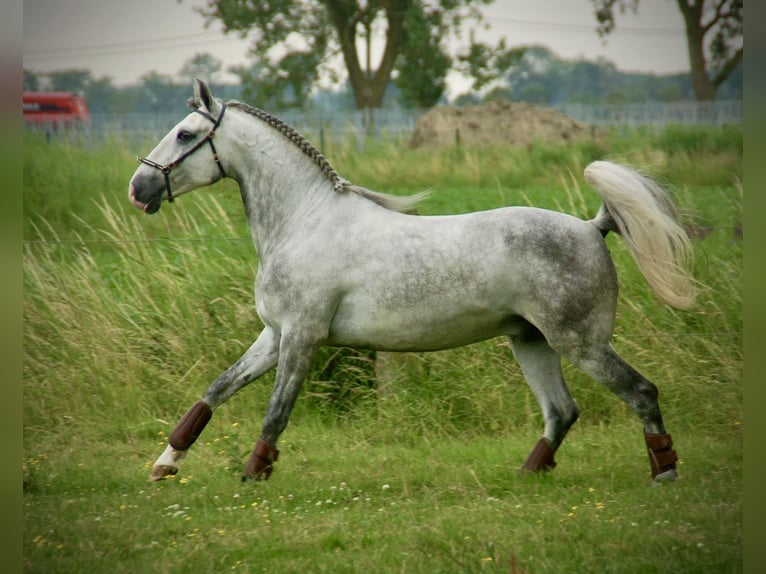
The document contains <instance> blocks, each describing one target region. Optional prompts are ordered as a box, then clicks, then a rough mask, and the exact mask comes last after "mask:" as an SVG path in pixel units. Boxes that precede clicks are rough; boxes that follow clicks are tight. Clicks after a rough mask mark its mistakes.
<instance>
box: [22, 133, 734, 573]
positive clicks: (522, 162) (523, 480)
mask: <svg viewBox="0 0 766 574" xmlns="http://www.w3.org/2000/svg"><path fill="white" fill-rule="evenodd" d="M741 138H742V136H741V130H739V129H736V128H716V129H708V128H680V127H670V128H666V129H664V130H662V131H654V130H631V131H629V132H623V133H613V134H611V135H609V136H608V137H606V138H605V139H604V140H601V141H599V142H591V143H585V144H579V145H577V146H570V147H566V148H565V147H539V146H533V147H531V148H530V149H525V150H509V149H506V148H502V147H498V148H491V149H482V150H472V149H465V148H458V149H446V150H442V151H438V152H434V151H429V152H426V151H420V150H410V149H407V148H406V146H405V145H403V144H401V143H400V142H378V143H370V144H369V145H368V146H367V147H366V148H365V149H364V150H361V151H360V150H358V149H356V148H355V147H354V146H353V145H349V144H347V143H346V142H331V143H330V144H328V149H327V150H324V151H326V155H327V156H328V157H329V158H330V160H331V161H332V162H333V164H334V166H335V167H336V168H337V169H338V171H340V172H341V174H343V175H344V176H345V177H347V178H348V179H350V180H351V181H354V182H356V183H359V184H361V185H365V186H367V187H370V188H372V189H377V190H380V191H388V192H392V193H399V194H406V193H413V192H417V191H422V190H423V189H430V190H431V192H432V195H431V197H430V198H429V199H428V200H427V201H425V202H424V203H423V204H422V206H421V213H423V214H436V213H457V212H461V211H467V210H477V209H487V208H492V207H498V206H503V205H509V204H531V205H536V206H540V207H548V208H551V209H557V210H561V211H566V212H568V213H573V214H576V215H580V216H583V217H589V216H592V215H593V214H594V213H595V210H596V208H597V207H598V198H597V196H596V194H595V192H594V191H593V190H591V189H589V188H588V186H587V185H586V184H585V183H584V181H583V179H582V175H581V174H582V169H583V167H584V166H585V165H587V163H588V162H589V161H591V160H593V159H598V158H603V157H610V158H613V159H617V160H622V161H625V162H628V163H631V164H633V165H637V166H640V167H645V168H646V169H647V170H648V171H649V172H650V173H652V174H653V175H656V176H657V177H659V178H660V179H661V180H663V181H665V182H666V183H667V184H668V185H669V186H670V189H671V190H672V192H673V195H674V198H675V200H676V203H677V204H678V206H679V208H680V210H681V213H682V215H683V219H684V222H685V224H686V225H687V227H688V228H689V229H690V231H691V232H692V234H693V237H694V243H695V247H696V253H697V262H696V276H697V277H698V279H699V280H700V282H701V283H702V285H703V289H702V292H701V295H700V298H699V301H698V303H697V304H696V305H695V306H694V307H692V308H691V309H688V310H684V311H675V310H671V309H669V308H667V307H665V306H662V305H660V304H659V303H658V302H657V300H656V299H654V298H653V296H652V295H651V293H649V291H648V288H647V286H646V283H645V282H644V281H643V279H642V278H641V277H640V275H639V273H638V271H637V269H636V267H635V264H634V263H633V261H632V260H631V259H630V256H629V254H628V253H627V250H626V249H625V248H624V245H623V243H622V240H621V239H620V238H619V237H615V236H613V235H610V236H609V237H608V238H607V241H608V243H609V247H610V249H611V251H612V253H613V256H614V258H615V260H616V263H617V268H618V273H619V277H620V282H621V294H620V301H619V308H618V321H617V330H616V334H615V346H616V347H617V348H618V350H619V351H620V352H621V353H622V354H623V355H624V356H625V357H626V358H627V359H628V360H629V361H631V362H632V363H633V364H634V365H636V366H637V367H638V368H639V369H640V370H641V371H642V372H644V373H645V374H646V375H647V376H648V377H649V378H651V379H652V380H654V381H655V382H656V383H657V384H658V386H659V388H660V400H661V405H662V407H663V410H664V415H665V419H666V423H667V426H668V430H669V431H670V432H671V433H672V434H673V437H674V440H675V442H676V447H677V450H678V452H679V455H680V456H681V465H680V473H681V475H682V478H681V480H680V481H679V482H677V483H675V484H672V485H666V486H662V487H652V486H651V484H650V479H649V467H648V461H647V457H646V454H645V450H644V445H643V440H642V437H641V428H640V424H639V423H638V421H637V420H636V419H635V417H634V416H633V415H632V413H631V412H630V411H629V410H628V409H627V408H626V407H624V406H623V405H622V404H621V403H620V402H619V401H618V400H617V399H616V398H615V397H614V396H613V395H611V394H610V393H608V392H607V391H605V390H603V389H601V388H600V387H598V386H597V385H596V384H595V383H593V382H592V381H590V380H589V379H588V378H587V377H585V376H584V375H582V374H581V373H580V372H579V371H578V370H577V369H575V368H573V367H572V366H571V365H569V364H567V363H566V362H565V373H566V375H567V380H568V381H569V383H570V388H571V390H572V393H573V395H574V396H575V399H576V400H577V402H578V405H579V406H580V409H581V418H580V420H579V421H578V423H577V424H576V425H575V427H574V429H573V430H572V432H571V433H570V435H569V436H568V438H567V441H566V442H565V443H564V446H563V447H562V449H561V450H560V452H559V454H558V455H557V460H558V462H559V466H558V468H557V469H556V470H555V471H554V472H553V473H550V474H548V475H545V476H521V475H519V474H518V473H517V472H516V471H517V469H518V467H519V466H520V465H521V463H522V462H523V460H524V458H525V457H526V455H527V454H528V452H529V450H530V449H531V448H532V446H533V445H534V443H535V441H536V440H537V438H538V437H539V434H540V432H541V430H542V419H541V416H540V414H539V409H538V407H537V404H536V402H535V400H534V397H533V396H532V395H531V393H530V392H529V391H528V389H527V388H526V385H525V384H524V381H523V379H522V378H521V375H520V373H519V370H518V368H517V366H516V365H515V363H514V361H513V359H512V357H511V355H510V351H509V350H508V348H507V346H506V345H505V344H504V341H502V340H492V341H487V342H484V343H480V344H477V345H473V346H471V347H467V348H462V349H455V350H450V351H444V352H439V353H431V354H423V355H417V356H414V357H413V359H412V361H411V362H410V363H409V366H408V368H407V372H406V373H402V379H405V378H409V379H413V380H408V381H404V380H402V381H401V382H400V383H397V384H396V389H397V391H396V392H395V393H392V394H387V395H386V396H384V397H381V396H379V395H378V394H377V392H376V381H375V376H374V357H373V355H372V354H371V353H368V352H363V351H352V350H347V349H342V350H332V349H327V350H323V351H322V352H321V353H320V354H319V356H318V357H317V360H316V361H315V365H314V367H313V369H312V373H311V376H310V380H309V382H307V384H306V386H305V388H304V392H303V395H302V397H301V398H300V399H299V401H298V404H297V406H296V409H295V411H294V414H293V417H292V419H291V425H290V427H289V428H288V430H287V431H286V433H285V435H284V438H283V441H282V442H281V443H280V448H281V450H282V457H281V459H280V462H279V463H278V464H277V469H276V472H275V474H274V476H273V477H272V480H271V481H269V482H267V483H241V482H240V481H239V473H240V471H241V469H242V467H243V465H244V463H245V462H246V458H247V456H248V454H249V452H250V449H251V448H252V445H253V443H254V441H255V439H256V438H257V435H258V431H259V429H260V423H261V418H262V416H263V413H264V409H265V404H266V401H267V399H268V395H269V391H270V387H271V383H272V380H273V375H271V374H269V375H266V376H264V378H263V379H262V380H261V381H258V382H257V383H254V384H253V385H251V386H250V387H248V388H247V389H245V390H243V391H242V392H241V393H240V394H238V395H237V396H236V397H235V398H234V399H233V400H232V401H230V402H229V403H227V404H226V405H225V406H224V407H222V408H221V409H220V410H219V411H217V412H216V415H215V417H214V418H213V420H212V421H211V423H210V424H209V425H208V428H207V429H206V430H205V433H204V434H203V435H202V437H201V438H200V440H199V441H198V443H197V444H196V445H195V446H194V448H193V449H192V450H191V451H190V454H189V456H188V458H187V460H186V461H185V464H184V466H183V467H182V470H181V474H179V475H178V476H177V477H176V478H174V479H172V480H167V481H163V482H161V483H158V484H154V483H149V482H148V481H147V477H148V473H149V467H150V465H151V463H152V461H153V460H154V458H156V456H157V455H158V454H159V453H160V452H161V450H162V448H163V446H164V444H165V441H166V439H167V434H166V433H168V432H170V431H171V430H172V428H173V426H174V425H175V423H176V422H177V420H178V418H179V417H180V416H181V415H182V414H183V412H184V411H185V410H186V408H187V407H188V406H189V405H190V404H191V403H192V402H194V401H195V400H196V399H197V398H198V397H199V395H200V394H201V393H202V392H203V391H204V389H205V388H206V387H207V385H208V384H209V382H210V381H211V380H212V379H213V378H214V377H215V376H216V375H217V374H218V373H219V372H220V371H221V370H223V369H224V368H226V367H227V366H228V365H229V364H231V363H232V362H233V361H234V360H235V359H236V358H237V357H239V355H240V354H241V353H242V352H243V351H244V349H245V348H246V347H247V346H248V345H249V344H250V343H251V342H252V340H253V339H254V337H255V335H256V333H257V332H258V330H259V329H260V323H259V321H258V318H257V316H256V314H255V311H254V308H253V305H252V284H253V277H254V271H255V268H256V264H257V259H256V256H255V253H254V251H253V248H252V246H251V244H250V241H249V239H248V232H247V228H246V223H245V220H244V214H243V212H242V208H241V205H240V203H239V194H238V192H237V190H236V188H235V186H234V184H233V183H232V182H225V183H223V184H217V185H215V186H213V187H211V188H209V189H207V190H199V191H197V192H195V193H194V194H191V195H187V196H183V197H182V198H180V199H179V200H178V201H177V202H176V203H175V204H174V205H172V206H168V205H166V206H165V207H163V209H162V210H161V211H160V213H158V214H157V215H155V216H153V217H146V216H143V215H142V214H140V213H139V212H138V211H137V210H135V209H133V208H132V207H130V206H129V205H128V204H127V203H128V202H127V182H128V180H129V178H130V175H131V174H132V172H133V170H134V168H135V162H134V159H133V158H134V157H135V154H136V153H139V152H140V153H145V152H146V151H148V149H149V148H150V147H151V146H152V142H147V144H146V146H145V148H144V149H126V147H125V146H124V145H123V144H122V142H120V141H113V142H110V143H107V144H105V145H104V146H103V147H99V148H90V147H79V146H74V145H65V144H55V143H53V144H48V143H46V142H44V141H42V140H37V139H35V138H28V139H27V140H26V141H25V147H24V155H25V163H24V208H25V220H24V239H25V243H24V280H25V293H24V321H25V323H24V439H23V440H24V453H25V455H24V460H23V477H24V498H23V504H24V524H23V530H24V567H25V571H26V572H29V573H57V572H60V573H69V572H94V573H97V572H110V573H113V574H117V573H121V572H125V573H127V572H131V573H134V572H173V573H185V572H192V571H194V572H224V571H226V572H229V571H231V572H245V573H249V572H261V571H270V572H363V571H366V572H425V573H436V572H445V573H446V572H455V573H457V572H503V573H510V572H514V573H521V572H525V573H527V574H537V573H559V572H642V573H643V572H695V573H696V572H711V573H713V572H715V573H718V572H740V571H741V570H742V433H743V421H742V301H741V281H742V272H741V268H742V241H741V232H742V229H741V218H742V213H741V210H742V189H741V185H740V181H741V178H742V171H741V169H742V168H741V158H742V139H741ZM405 383H406V384H405Z"/></svg>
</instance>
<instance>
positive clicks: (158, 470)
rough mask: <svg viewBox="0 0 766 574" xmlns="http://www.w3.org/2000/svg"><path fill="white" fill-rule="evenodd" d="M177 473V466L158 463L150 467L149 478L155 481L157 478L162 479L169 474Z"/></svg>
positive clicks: (169, 475)
mask: <svg viewBox="0 0 766 574" xmlns="http://www.w3.org/2000/svg"><path fill="white" fill-rule="evenodd" d="M176 474H178V467H177V466H167V465H164V464H160V465H157V466H155V467H154V468H152V473H151V474H150V475H149V480H151V481H153V482H157V481H158V480H164V479H166V478H169V477H171V476H175V475H176Z"/></svg>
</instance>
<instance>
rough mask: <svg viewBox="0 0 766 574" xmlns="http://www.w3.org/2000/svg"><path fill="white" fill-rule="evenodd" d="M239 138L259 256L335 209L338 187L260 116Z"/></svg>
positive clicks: (240, 176)
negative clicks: (336, 188) (310, 222)
mask: <svg viewBox="0 0 766 574" xmlns="http://www.w3.org/2000/svg"><path fill="white" fill-rule="evenodd" d="M248 119H250V120H251V122H250V123H252V124H253V125H252V126H251V129H249V130H248V131H247V132H242V133H241V134H239V136H238V138H237V139H238V140H239V141H241V143H242V144H243V145H240V146H238V147H239V152H238V153H240V157H239V164H240V165H239V167H237V169H236V171H235V173H233V174H232V175H233V177H234V178H235V179H236V180H237V181H238V182H239V186H240V190H241V193H242V202H243V204H244V207H245V212H246V214H247V219H248V224H249V226H250V232H251V234H252V237H253V242H254V243H255V247H256V250H257V251H258V254H259V257H260V258H261V259H263V258H264V257H265V256H268V253H269V252H270V250H271V248H272V247H273V246H275V245H278V244H280V243H281V242H282V241H283V240H284V239H286V238H289V237H291V235H292V234H293V233H295V232H296V231H297V230H298V229H300V228H302V227H305V226H306V222H307V218H312V219H314V220H316V219H317V218H320V217H321V216H322V213H325V212H326V210H327V209H331V207H330V204H331V203H333V200H335V199H336V197H335V196H336V195H337V193H336V192H335V191H334V190H333V187H332V183H331V182H330V180H329V179H328V178H327V177H326V176H325V175H324V174H323V173H322V171H321V170H320V169H319V167H318V166H317V165H316V164H315V163H314V162H313V161H312V160H311V158H310V157H308V156H307V155H306V154H305V153H303V151H302V150H301V149H300V148H298V147H297V146H296V145H295V144H293V143H292V142H290V141H289V140H288V139H286V138H285V137H284V136H283V135H282V134H281V133H279V132H278V131H276V130H275V129H273V128H271V127H270V126H268V125H266V124H265V123H263V122H261V121H260V120H258V119H257V118H248Z"/></svg>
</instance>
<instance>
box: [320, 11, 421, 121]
mask: <svg viewBox="0 0 766 574" xmlns="http://www.w3.org/2000/svg"><path fill="white" fill-rule="evenodd" d="M349 4H355V3H354V2H352V3H345V2H342V1H339V0H325V5H326V6H327V8H328V10H329V12H330V15H331V17H332V21H333V25H334V26H335V30H336V31H337V33H338V40H339V41H340V47H341V52H342V54H343V60H344V62H345V64H346V69H347V70H348V77H349V82H351V89H352V90H353V91H354V99H355V101H356V107H357V109H359V110H365V109H370V108H382V107H383V95H384V94H385V92H386V87H387V86H388V83H389V81H390V79H391V72H392V71H393V69H394V64H395V63H396V58H397V56H398V55H399V52H400V50H401V46H402V41H403V38H404V13H405V11H406V9H407V5H408V1H407V0H388V1H383V2H381V4H382V6H383V9H384V11H385V14H386V21H387V22H388V28H387V30H386V47H385V50H384V52H383V58H382V59H381V61H380V66H379V67H378V69H377V70H376V71H375V72H374V73H371V74H370V75H369V76H368V75H367V74H366V73H365V70H364V69H363V68H362V65H361V63H360V61H359V52H358V50H357V48H356V38H357V34H356V27H357V25H358V24H359V23H360V21H359V18H358V15H356V14H355V13H354V9H353V6H350V5H349Z"/></svg>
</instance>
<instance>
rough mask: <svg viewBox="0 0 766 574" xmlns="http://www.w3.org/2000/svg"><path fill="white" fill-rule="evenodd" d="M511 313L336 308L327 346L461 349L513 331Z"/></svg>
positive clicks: (440, 308) (445, 308) (344, 305)
mask: <svg viewBox="0 0 766 574" xmlns="http://www.w3.org/2000/svg"><path fill="white" fill-rule="evenodd" d="M516 321H522V320H520V318H517V317H516V316H514V315H513V314H512V313H509V312H502V311H501V310H498V309H496V310H490V309H488V308H481V307H478V306H472V307H470V308H468V307H461V308H459V309H455V308H454V307H452V308H450V305H449V304H445V305H443V306H438V307H437V306H434V307H433V308H430V309H427V308H424V307H420V308H405V309H397V310H391V309H385V308H381V307H376V306H369V307H367V308H364V307H359V306H355V305H354V304H353V302H345V303H342V304H341V305H340V307H339V308H338V311H337V313H336V315H335V317H334V319H333V322H332V324H331V327H330V334H329V340H328V344H330V345H335V346H343V347H360V348H368V349H375V350H379V351H436V350H439V349H448V348H453V347H461V346H463V345H469V344H471V343H476V342H478V341H483V340H485V339H489V338H492V337H497V336H499V335H503V334H507V333H509V332H511V331H513V330H514V328H513V325H514V323H515V322H516Z"/></svg>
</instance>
